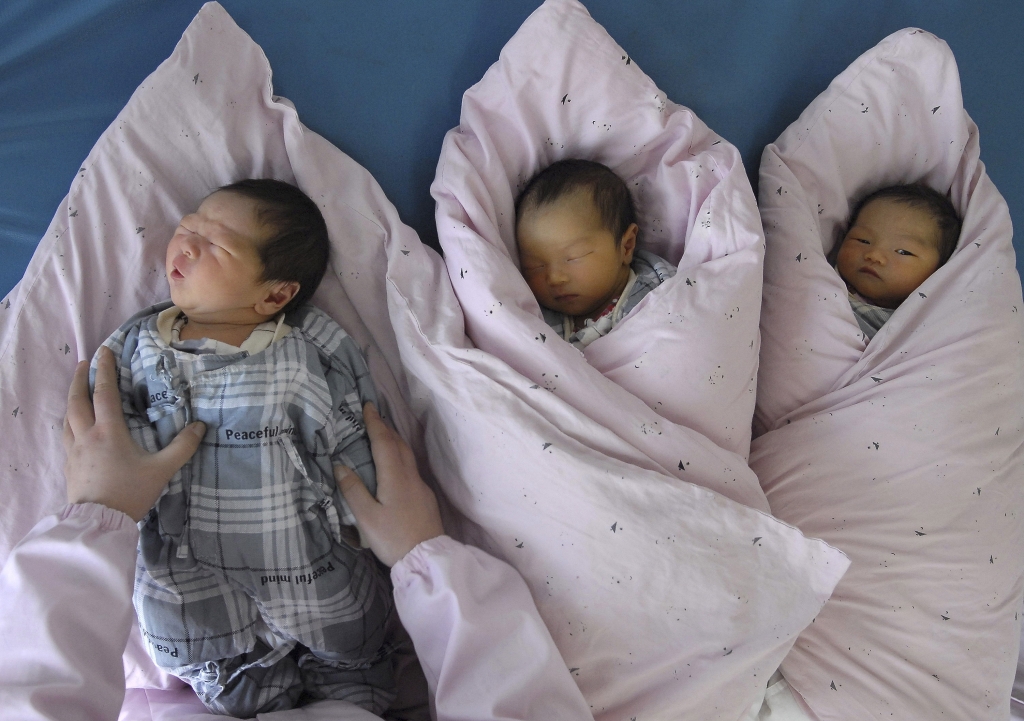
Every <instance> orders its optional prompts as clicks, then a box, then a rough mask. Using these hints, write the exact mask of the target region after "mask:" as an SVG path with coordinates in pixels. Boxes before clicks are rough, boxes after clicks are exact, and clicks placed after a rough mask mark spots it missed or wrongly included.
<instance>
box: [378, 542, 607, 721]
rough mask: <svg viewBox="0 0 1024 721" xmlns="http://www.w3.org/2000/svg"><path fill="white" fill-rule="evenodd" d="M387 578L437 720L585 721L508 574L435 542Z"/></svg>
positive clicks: (473, 553)
mask: <svg viewBox="0 0 1024 721" xmlns="http://www.w3.org/2000/svg"><path fill="white" fill-rule="evenodd" d="M391 579H392V580H393V581H394V584H395V605H396V607H397V609H398V614H399V616H401V618H402V622H403V623H405V624H406V626H407V627H408V628H409V629H410V633H412V635H413V641H414V643H415V645H416V655H417V656H419V658H420V662H421V663H422V664H423V670H424V672H425V673H426V675H427V683H428V684H429V686H430V691H431V693H432V694H433V695H434V698H435V709H436V711H437V715H438V717H439V718H446V719H447V718H450V719H467V720H468V719H492V718H493V719H525V718H536V719H589V718H592V717H591V714H590V710H589V709H588V708H587V704H586V702H585V701H584V700H583V696H582V695H581V694H580V692H579V689H577V688H576V685H575V684H573V683H572V679H571V678H570V677H569V676H568V672H567V671H566V667H565V661H563V660H562V657H561V656H560V655H559V653H558V649H557V648H555V644H554V642H553V641H552V640H551V634H550V633H549V632H548V629H547V627H545V626H544V622H543V621H541V619H540V617H539V616H538V615H537V611H536V607H535V606H534V603H533V599H532V598H531V597H530V591H529V589H527V587H526V584H524V583H523V580H522V578H520V577H519V574H518V573H516V572H515V570H513V569H512V567H511V566H509V565H507V564H505V563H501V562H500V561H498V560H496V559H495V558H493V557H492V556H489V555H487V554H486V553H484V552H483V551H481V550H479V549H476V548H473V547H471V546H464V545H462V544H461V543H457V542H456V541H453V540H452V539H450V538H448V537H447V536H441V537H439V538H435V539H433V540H430V541H426V542H424V543H421V544H420V545H419V546H417V547H416V548H414V549H413V550H412V551H411V552H410V553H409V555H407V556H406V557H405V558H404V559H402V561H401V563H399V564H398V565H396V566H395V567H394V568H393V569H392V571H391ZM482 661H486V662H482ZM567 682H568V683H567Z"/></svg>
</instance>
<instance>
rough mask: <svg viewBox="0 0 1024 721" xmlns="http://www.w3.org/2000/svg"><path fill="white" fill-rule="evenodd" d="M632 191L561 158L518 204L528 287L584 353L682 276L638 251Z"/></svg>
mask: <svg viewBox="0 0 1024 721" xmlns="http://www.w3.org/2000/svg"><path fill="white" fill-rule="evenodd" d="M638 232H639V226H638V225H637V222H636V211H635V209H634V207H633V199H632V197H630V194H629V189H628V188H627V187H626V184H625V183H624V182H623V181H622V179H621V178H620V177H619V176H617V175H616V174H615V173H614V172H612V170H610V169H609V168H607V167H606V166H604V165H602V164H600V163H595V162H593V161H590V160H560V161H558V162H556V163H553V164H551V165H550V166H548V167H547V168H545V169H544V170H542V171H541V172H540V173H538V174H537V175H535V176H534V177H533V178H532V179H531V180H530V182H529V183H527V185H526V188H524V189H523V192H522V193H521V194H520V196H519V198H518V200H517V201H516V242H517V244H518V246H519V263H520V267H521V268H522V272H523V276H524V277H525V278H526V283H527V284H528V285H529V286H530V290H532V291H533V294H534V296H535V297H536V298H537V302H538V303H540V305H541V307H542V309H543V312H544V320H545V321H546V322H547V323H548V325H550V326H551V327H552V328H553V329H554V330H555V331H556V332H557V333H558V334H559V335H560V336H561V337H562V338H564V339H565V340H566V341H568V342H570V343H572V344H573V345H574V346H576V347H577V348H579V349H580V350H582V349H583V348H585V347H586V346H587V345H589V344H590V343H592V342H593V341H595V340H597V339H598V338H600V337H601V336H603V335H606V334H607V333H608V332H610V331H611V330H612V328H614V327H615V326H616V325H617V324H618V323H619V321H620V320H621V319H622V318H623V317H624V316H625V315H627V314H628V313H629V312H630V311H631V310H632V309H633V308H634V307H636V305H637V304H638V303H639V302H640V301H641V300H642V299H643V297H644V296H646V295H647V294H648V293H650V292H651V291H652V290H653V289H654V288H656V287H658V286H659V285H661V284H662V283H663V282H664V281H665V280H666V279H668V278H671V277H672V276H673V275H675V272H676V269H675V268H674V267H673V266H672V265H671V264H670V263H668V261H666V260H664V259H662V258H659V257H658V256H656V255H654V254H653V253H648V252H646V251H643V250H639V249H638V248H637V247H636V245H637V234H638Z"/></svg>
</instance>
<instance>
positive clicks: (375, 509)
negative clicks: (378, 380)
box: [334, 403, 444, 566]
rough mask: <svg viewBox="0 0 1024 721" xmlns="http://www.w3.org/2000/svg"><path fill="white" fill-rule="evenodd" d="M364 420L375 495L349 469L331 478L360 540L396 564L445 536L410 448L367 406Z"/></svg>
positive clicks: (337, 469) (337, 470)
mask: <svg viewBox="0 0 1024 721" xmlns="http://www.w3.org/2000/svg"><path fill="white" fill-rule="evenodd" d="M363 421H364V422H365V423H366V431H367V433H368V434H369V436H370V449H371V451H372V452H373V463H374V465H375V466H376V469H377V497H376V498H374V497H373V496H372V495H370V492H369V491H367V490H366V486H364V485H363V482H362V480H360V478H359V476H357V475H356V474H355V472H354V471H353V470H352V469H350V468H347V467H345V466H341V465H339V466H335V467H334V478H335V480H336V481H337V482H338V489H339V490H340V491H341V495H342V496H344V497H345V501H346V502H347V503H348V505H349V508H351V509H352V514H353V515H354V516H355V517H356V523H358V524H359V530H360V533H361V535H362V538H363V540H364V542H366V543H367V544H369V547H370V550H372V551H373V552H374V554H376V556H377V558H379V559H380V560H381V561H382V562H384V563H385V564H386V565H388V566H394V565H395V564H396V563H398V562H399V561H400V560H402V558H404V557H405V554H407V553H408V552H409V551H411V550H412V549H413V548H415V547H416V546H417V545H418V544H420V543H421V542H423V541H427V540H429V539H431V538H436V537H437V536H440V535H442V534H444V527H443V526H442V525H441V513H440V511H439V510H438V508H437V498H436V497H435V496H434V492H433V491H431V490H430V489H429V488H428V487H427V484H426V483H424V482H423V479H422V478H420V474H419V471H418V470H416V459H415V458H414V457H413V454H412V449H411V448H409V445H408V444H407V443H406V442H405V441H403V440H402V438H401V436H399V435H398V434H397V433H395V432H394V431H393V430H391V429H390V428H388V427H387V426H386V425H384V421H382V420H381V418H380V415H379V414H378V413H377V409H376V408H374V407H373V405H371V404H370V403H367V404H366V405H365V406H363Z"/></svg>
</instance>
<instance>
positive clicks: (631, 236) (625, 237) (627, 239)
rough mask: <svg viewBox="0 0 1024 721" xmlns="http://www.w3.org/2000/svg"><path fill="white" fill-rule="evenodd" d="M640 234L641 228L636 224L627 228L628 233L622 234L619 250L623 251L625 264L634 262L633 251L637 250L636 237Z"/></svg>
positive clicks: (631, 224)
mask: <svg viewBox="0 0 1024 721" xmlns="http://www.w3.org/2000/svg"><path fill="white" fill-rule="evenodd" d="M639 232H640V226H639V225H637V224H636V223H630V224H629V227H628V228H626V232H625V233H623V234H622V239H621V240H620V241H619V250H621V251H622V262H623V263H632V262H633V251H634V250H636V236H637V234H638V233H639Z"/></svg>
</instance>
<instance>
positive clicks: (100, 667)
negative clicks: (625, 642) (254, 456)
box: [0, 503, 591, 721]
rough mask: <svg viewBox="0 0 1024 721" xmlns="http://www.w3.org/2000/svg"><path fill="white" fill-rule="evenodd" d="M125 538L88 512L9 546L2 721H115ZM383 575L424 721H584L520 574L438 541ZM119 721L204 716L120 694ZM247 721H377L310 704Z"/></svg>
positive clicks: (183, 693) (126, 523) (113, 521)
mask: <svg viewBox="0 0 1024 721" xmlns="http://www.w3.org/2000/svg"><path fill="white" fill-rule="evenodd" d="M137 543H138V531H137V530H136V528H135V524H134V523H132V522H131V519H129V518H128V517H127V516H125V515H124V514H122V513H118V512H116V511H112V510H110V509H109V508H105V507H103V506H99V505H96V504H91V503H90V504H82V505H77V506H67V507H66V508H65V509H64V510H63V511H62V512H61V514H60V515H59V516H50V517H47V518H45V519H43V520H42V521H40V522H39V524H37V526H36V527H35V528H34V529H33V530H32V532H31V533H29V535H28V536H27V537H26V538H25V539H24V540H23V541H22V542H21V544H20V545H19V546H18V547H17V548H16V549H14V551H13V552H12V554H11V555H10V557H9V559H8V562H7V564H6V565H5V566H4V568H3V570H2V572H0V638H3V639H4V644H5V647H4V652H3V653H2V654H0V708H3V710H4V717H5V718H18V719H24V721H30V720H32V719H61V720H62V721H70V720H73V719H82V720H83V721H100V720H106V719H114V718H116V717H117V714H118V709H119V708H121V700H122V698H123V697H124V695H125V686H124V679H123V677H122V676H121V649H122V648H123V647H124V642H125V639H126V638H127V635H128V629H129V626H130V625H131V624H133V623H134V619H133V615H132V612H131V590H132V583H133V577H134V565H135V546H136V544H137ZM392 577H393V578H394V580H395V596H396V601H397V605H398V611H399V615H400V617H401V618H402V621H403V622H404V623H405V626H406V628H407V629H408V630H409V633H410V635H411V636H412V638H413V641H414V643H415V644H416V649H417V651H419V652H420V655H421V658H422V659H423V663H424V669H425V671H426V672H427V675H428V677H429V678H430V679H432V680H433V681H434V683H432V686H431V688H432V690H435V689H436V693H437V696H436V703H435V709H436V712H437V714H436V718H437V719H438V721H456V720H461V719H467V720H468V719H477V720H480V721H483V720H485V719H496V720H497V719H501V720H503V721H504V720H510V719H552V718H558V719H587V718H591V716H590V713H589V711H588V709H587V707H586V704H585V703H584V701H583V698H582V696H580V693H579V690H578V689H577V688H576V686H575V684H574V683H573V682H572V679H571V678H570V676H569V674H568V672H567V671H566V669H565V665H564V663H562V661H561V659H560V658H559V657H558V652H557V650H555V647H554V643H553V642H552V640H551V636H550V635H549V634H548V632H547V629H546V628H545V627H544V623H543V622H542V621H541V619H540V617H539V616H538V615H537V610H536V608H535V607H534V605H533V601H532V600H531V599H530V595H529V593H528V592H527V590H526V587H525V586H524V584H523V581H522V579H520V578H519V576H518V575H517V574H516V572H515V571H514V570H512V568H510V567H509V566H508V565H506V564H504V563H501V562H500V561H498V560H496V559H494V558H491V557H489V556H488V555H487V554H485V553H483V552H481V551H478V550H476V549H472V548H468V547H466V546H463V545H462V544H460V543H456V542H455V541H452V540H451V539H450V538H446V537H441V538H436V539H434V540H432V541H427V542H425V543H422V544H420V545H419V546H417V547H416V548H414V549H413V550H412V551H411V552H410V553H409V554H408V555H407V556H406V557H405V558H404V559H402V560H401V561H399V562H398V564H396V565H395V567H394V569H392ZM72 594H73V595H74V599H73V600H72V599H71V598H70V596H71V595H72ZM55 600H56V602H55ZM492 619H497V621H498V622H497V623H492V622H491V620H492ZM40 679H46V684H45V685H40V684H39V680H40ZM437 679H440V680H441V681H440V683H437ZM121 718H122V719H132V720H133V721H134V720H138V719H152V721H165V720H170V719H174V721H189V720H190V719H200V718H206V719H208V718H210V715H209V714H208V713H207V712H206V710H205V709H204V708H203V706H202V704H201V703H200V702H199V700H198V699H197V698H196V697H195V695H194V694H193V693H192V692H191V690H180V689H179V690H176V691H175V690H160V689H148V690H146V689H129V691H128V697H127V701H126V703H125V705H124V709H123V710H122V711H121ZM260 718H261V719H268V720H269V719H275V720H280V721H287V720H289V719H291V720H293V721H300V720H301V721H320V720H322V721H328V720H330V721H365V720H367V719H375V718H377V717H376V716H374V715H373V714H370V713H368V712H366V711H364V710H363V709H360V708H358V707H355V706H352V705H351V704H347V703H344V702H339V701H323V702H318V703H315V704H311V705H309V706H306V707H304V708H301V709H296V710H294V711H286V712H278V713H270V714H262V715H261V716H260Z"/></svg>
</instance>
